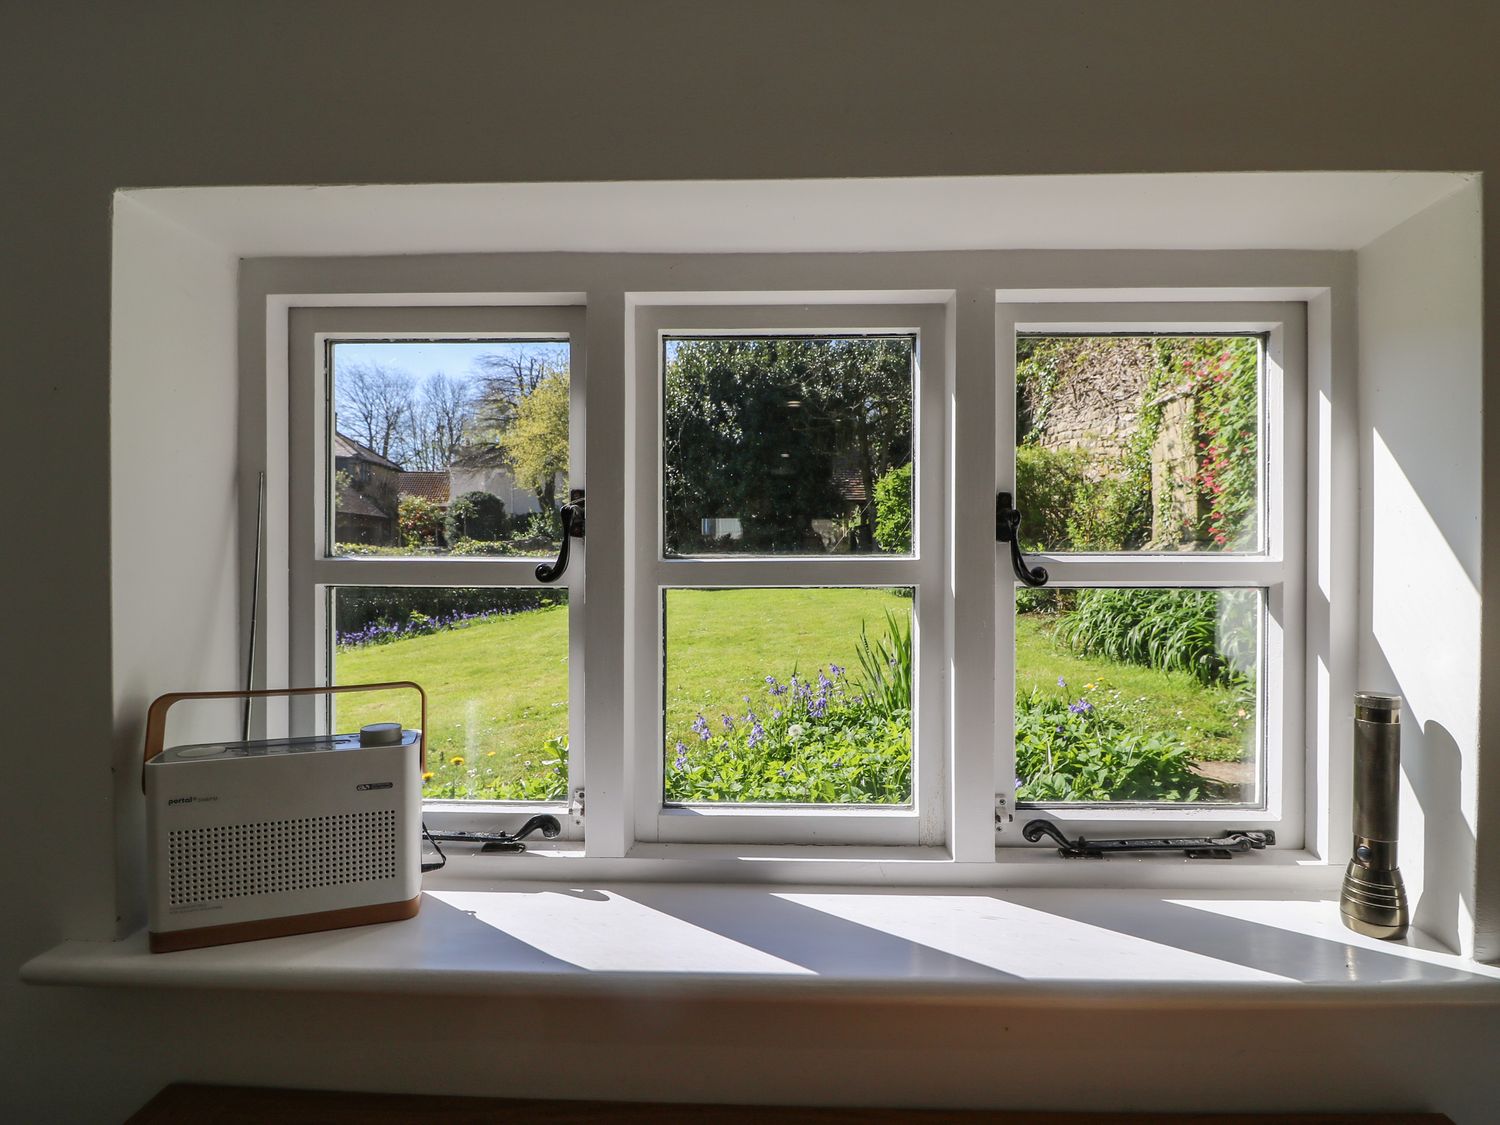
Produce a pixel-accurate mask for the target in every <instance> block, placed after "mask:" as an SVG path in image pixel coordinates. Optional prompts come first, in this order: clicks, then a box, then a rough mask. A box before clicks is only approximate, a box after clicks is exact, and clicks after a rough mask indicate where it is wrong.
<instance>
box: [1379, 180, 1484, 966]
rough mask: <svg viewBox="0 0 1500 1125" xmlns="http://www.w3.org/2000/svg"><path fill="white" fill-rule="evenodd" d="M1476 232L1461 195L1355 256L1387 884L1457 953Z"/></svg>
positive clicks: (1475, 476) (1476, 556) (1464, 905)
mask: <svg viewBox="0 0 1500 1125" xmlns="http://www.w3.org/2000/svg"><path fill="white" fill-rule="evenodd" d="M1479 231H1480V197H1479V188H1478V186H1477V185H1475V186H1473V187H1470V188H1467V189H1465V190H1464V191H1462V192H1460V193H1458V194H1457V195H1454V196H1452V197H1450V198H1449V199H1447V200H1445V201H1443V202H1442V203H1439V204H1437V205H1436V206H1433V207H1431V208H1429V209H1428V210H1426V211H1424V212H1423V213H1422V214H1420V215H1418V216H1416V217H1415V218H1413V219H1411V220H1409V221H1407V222H1405V223H1403V224H1402V225H1401V226H1399V227H1397V228H1396V229H1395V230H1393V231H1391V232H1389V233H1388V234H1386V235H1385V236H1384V237H1382V238H1380V239H1377V240H1376V241H1375V242H1373V243H1372V244H1370V245H1369V246H1368V247H1366V248H1365V249H1363V250H1361V251H1360V252H1359V254H1358V256H1357V261H1358V270H1359V312H1360V317H1359V325H1360V331H1359V354H1360V361H1359V369H1360V398H1359V403H1360V441H1361V472H1360V525H1361V529H1362V530H1361V536H1360V587H1361V597H1360V602H1361V605H1360V652H1359V683H1360V686H1361V687H1364V688H1370V689H1373V690H1393V691H1398V692H1400V693H1401V695H1402V696H1403V697H1404V700H1405V705H1406V706H1405V710H1404V713H1403V715H1402V728H1401V740H1402V741H1401V753H1402V766H1403V773H1404V775H1405V778H1404V784H1403V787H1402V792H1401V802H1402V822H1401V852H1402V854H1401V867H1402V874H1403V876H1404V877H1405V878H1406V879H1407V880H1408V891H1409V892H1410V894H1411V895H1412V901H1413V903H1414V919H1415V921H1416V923H1417V924H1418V925H1419V926H1421V927H1422V928H1423V929H1425V930H1426V931H1428V932H1429V933H1431V934H1432V935H1433V936H1435V937H1438V938H1440V939H1441V940H1443V941H1445V942H1447V943H1448V944H1449V945H1451V946H1452V947H1454V948H1462V950H1463V952H1465V953H1472V952H1473V948H1474V879H1475V860H1476V856H1477V851H1476V834H1477V831H1478V816H1477V812H1478V758H1479V754H1478V751H1479V618H1480V597H1479V582H1480V569H1479V568H1480V510H1481V501H1482V496H1481V483H1482V477H1481V474H1482V469H1483V466H1482V464H1481V462H1482V456H1481V447H1480V420H1481V395H1480V381H1479V372H1480V367H1481V362H1482V357H1481V349H1480V342H1481V335H1480V331H1479V325H1480V317H1481V287H1482V281H1483V277H1482V270H1481V263H1480V259H1479ZM1435 622H1442V623H1443V624H1442V628H1441V629H1434V623H1435Z"/></svg>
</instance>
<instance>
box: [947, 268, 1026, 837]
mask: <svg viewBox="0 0 1500 1125" xmlns="http://www.w3.org/2000/svg"><path fill="white" fill-rule="evenodd" d="M950 323H951V324H952V332H953V347H952V349H951V351H950V355H951V359H950V360H949V362H948V365H947V367H948V370H947V371H946V372H945V375H944V378H945V383H946V385H947V387H948V390H949V394H948V399H949V409H950V411H951V421H950V428H949V432H950V434H951V435H952V449H951V452H950V457H951V458H952V464H951V467H950V468H949V469H948V472H949V479H950V480H951V481H952V497H953V499H952V516H951V526H952V528H953V539H952V542H953V563H952V568H951V581H952V587H953V597H952V599H951V600H950V607H949V612H950V613H951V614H952V618H951V620H950V621H949V626H950V629H949V636H950V638H951V641H950V652H951V660H950V667H951V669H952V680H951V683H950V686H949V691H950V693H951V714H952V723H951V725H950V730H951V732H952V733H951V738H950V740H949V745H950V757H949V767H950V768H949V778H948V786H949V790H948V791H949V818H948V839H949V847H950V848H951V850H952V853H953V858H954V859H955V860H959V861H961V862H969V863H979V862H993V860H994V847H995V795H996V792H997V790H996V784H997V780H998V776H997V774H996V766H997V759H996V747H997V744H998V743H997V735H998V733H999V732H998V730H997V723H998V722H999V721H1000V718H1001V716H1003V715H1005V714H1008V713H1009V710H1010V701H1009V692H1010V691H1011V690H1013V689H1011V688H1009V687H1007V685H1008V684H1009V683H1010V682H1011V680H1012V679H1013V677H1012V676H1011V675H1010V674H1009V657H1008V656H1007V657H1005V659H1004V661H1003V662H1002V663H1000V664H999V665H997V660H999V659H1000V657H1001V654H1002V653H1008V652H1009V650H1010V648H1011V647H1012V641H1011V637H1010V627H1009V626H1008V625H1007V624H1006V621H1008V618H1005V619H1003V620H1002V615H999V614H997V613H996V605H995V600H996V583H995V560H996V558H997V553H996V548H995V538H994V527H993V519H992V515H991V513H993V511H994V504H995V496H994V493H995V490H996V486H997V482H998V481H999V480H1000V469H999V462H998V459H997V456H996V452H997V448H999V446H998V445H997V438H996V430H995V423H996V418H997V413H996V401H997V394H998V387H997V374H999V371H998V368H997V362H996V361H997V355H996V339H997V336H996V331H995V327H996V320H995V294H994V290H992V289H965V290H961V291H959V293H958V294H957V295H956V297H955V300H954V309H953V317H952V320H951V322H950ZM1001 417H1002V420H1001V425H1002V426H1003V425H1004V422H1003V412H1002V415H1001ZM1001 439H1002V440H1004V435H1003V434H1002V435H1001ZM1002 668H1003V669H1004V670H1005V671H1004V674H999V673H1000V671H1001V669H1002Z"/></svg>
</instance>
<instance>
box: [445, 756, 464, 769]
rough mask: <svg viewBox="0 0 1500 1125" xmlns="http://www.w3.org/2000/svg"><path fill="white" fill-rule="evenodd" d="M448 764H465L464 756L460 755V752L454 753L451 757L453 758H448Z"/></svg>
mask: <svg viewBox="0 0 1500 1125" xmlns="http://www.w3.org/2000/svg"><path fill="white" fill-rule="evenodd" d="M448 764H449V765H450V766H461V765H463V764H464V760H463V756H462V755H460V754H455V755H453V757H451V758H449V759H448Z"/></svg>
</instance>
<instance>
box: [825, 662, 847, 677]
mask: <svg viewBox="0 0 1500 1125" xmlns="http://www.w3.org/2000/svg"><path fill="white" fill-rule="evenodd" d="M828 670H829V671H830V672H832V673H833V674H834V676H836V677H837V676H842V675H843V674H844V666H843V665H842V664H830V665H829V666H828Z"/></svg>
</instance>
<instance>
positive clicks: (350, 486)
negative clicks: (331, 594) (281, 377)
mask: <svg viewBox="0 0 1500 1125" xmlns="http://www.w3.org/2000/svg"><path fill="white" fill-rule="evenodd" d="M328 349H329V362H328V369H329V371H331V372H332V379H333V386H332V388H331V394H330V397H331V399H332V402H333V424H332V433H331V434H330V436H329V444H330V446H331V449H332V464H331V466H330V475H329V490H330V493H331V497H332V500H331V503H330V504H329V505H328V507H329V510H330V511H331V512H332V520H333V524H332V527H331V528H330V529H329V530H330V533H331V534H330V537H329V542H330V543H331V544H332V547H331V549H330V550H331V553H332V554H334V555H342V556H348V555H398V556H399V555H412V556H433V555H461V556H485V555H551V554H555V553H556V551H557V546H558V542H559V533H560V530H561V524H560V522H559V520H558V517H557V510H558V508H559V507H561V505H562V504H563V503H564V502H565V501H566V500H567V481H568V346H567V344H566V343H565V342H555V341H553V342H549V341H534V340H528V341H526V342H524V343H519V342H514V341H505V340H361V341H339V342H334V343H331V344H329V345H328Z"/></svg>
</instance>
